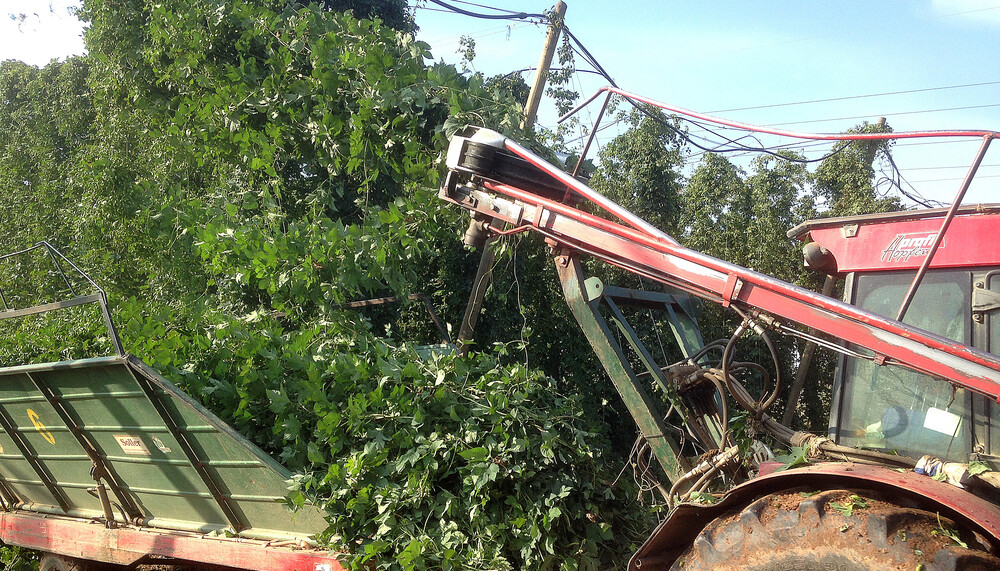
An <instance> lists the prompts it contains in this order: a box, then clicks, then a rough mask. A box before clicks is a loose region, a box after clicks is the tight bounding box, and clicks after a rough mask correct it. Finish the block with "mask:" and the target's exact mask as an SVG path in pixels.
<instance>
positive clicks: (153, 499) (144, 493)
mask: <svg viewBox="0 0 1000 571" xmlns="http://www.w3.org/2000/svg"><path fill="white" fill-rule="evenodd" d="M42 248H44V249H46V250H47V251H48V253H49V254H50V255H51V258H52V260H53V261H54V262H55V264H56V267H57V269H58V270H59V273H60V274H62V277H63V279H66V276H65V274H64V273H63V270H62V265H63V264H69V265H70V266H72V263H71V262H69V260H66V259H65V258H64V257H62V255H61V254H59V252H58V251H57V250H56V249H55V248H53V247H52V246H50V245H49V244H47V243H44V242H43V243H39V244H38V245H36V246H35V247H33V248H30V249H28V250H25V251H22V252H15V253H14V254H10V255H8V256H2V257H0V260H2V259H5V258H7V257H9V256H14V255H19V254H24V253H26V252H30V251H33V250H36V249H42ZM72 267H73V269H75V270H77V271H79V270H78V269H77V268H76V267H75V266H72ZM80 274H81V275H84V276H85V274H83V272H80ZM87 281H88V282H89V283H90V284H93V282H92V281H91V280H89V278H87ZM66 283H67V285H69V284H70V282H69V280H66ZM93 287H95V288H96V290H97V292H96V293H93V294H88V295H74V297H72V298H70V299H68V300H62V301H58V302H53V303H46V304H42V305H35V306H31V307H25V308H12V307H9V306H8V299H7V298H5V297H4V296H3V294H2V292H0V300H2V303H3V311H0V319H11V318H20V317H25V316H28V315H33V314H38V313H44V312H48V311H53V310H58V309H63V308H67V307H73V306H77V305H81V304H88V303H92V304H97V305H99V306H100V309H101V312H102V314H103V316H104V318H105V321H106V323H107V325H108V330H109V333H110V336H111V338H112V342H113V344H114V346H115V348H116V351H117V353H118V354H117V355H114V356H109V357H98V358H92V359H81V360H72V361H63V362H57V363H43V364H33V365H21V366H13V367H5V368H0V428H2V429H3V430H2V433H0V507H2V508H3V511H2V512H0V541H3V542H4V543H5V544H8V545H17V546H22V547H27V548H31V549H36V550H40V551H42V552H45V553H46V555H45V556H44V557H43V562H42V569H43V570H44V569H81V568H95V567H96V568H100V567H101V566H102V565H104V566H106V565H107V564H114V565H124V566H135V565H138V564H142V563H158V564H161V563H171V562H180V563H184V564H186V565H188V566H191V565H195V566H197V565H212V566H222V567H225V568H235V569H257V570H268V569H295V570H309V571H333V570H336V569H342V566H341V564H340V563H339V562H338V559H337V556H336V554H332V553H330V552H328V551H327V550H326V549H321V548H319V547H317V545H316V544H315V542H314V541H312V540H311V539H310V538H311V537H312V536H314V535H315V534H317V533H319V532H322V531H323V530H324V529H325V528H326V521H325V519H324V517H323V512H322V510H321V509H319V508H318V507H316V506H311V505H306V506H302V507H300V508H298V509H296V510H294V511H293V510H292V509H290V507H289V505H288V501H287V499H286V491H287V487H288V486H287V480H288V479H289V478H290V477H291V474H290V473H289V471H288V470H286V469H285V468H284V467H283V466H281V465H280V464H278V463H277V462H276V461H275V460H274V459H272V458H271V457H270V456H268V455H267V454H266V453H264V452H263V451H262V450H260V449H259V448H257V447H256V446H254V445H253V444H252V443H251V442H250V441H248V440H247V439H246V438H244V437H243V436H241V435H240V434H239V433H237V432H236V431H235V430H234V429H233V428H232V427H230V426H228V425H227V424H226V423H225V422H223V421H222V420H220V419H219V418H218V417H216V416H215V415H213V414H212V413H211V412H209V411H208V410H206V409H205V408H204V407H203V406H201V405H200V404H199V403H197V402H196V401H195V400H194V399H192V398H191V397H190V396H189V395H188V394H186V393H184V392H183V391H182V390H180V389H179V388H177V387H176V386H174V385H173V384H171V383H170V382H169V381H167V380H166V379H164V378H163V377H162V376H161V375H159V374H158V373H157V372H156V371H154V370H153V369H152V368H150V367H149V366H148V365H146V364H145V363H143V362H142V361H141V360H139V359H138V358H136V357H134V356H130V355H126V354H125V353H124V351H122V349H121V343H120V341H119V339H118V335H117V332H116V330H115V328H114V323H113V321H112V320H111V317H110V313H109V312H108V307H107V302H106V296H105V294H104V292H103V291H102V290H100V288H97V287H96V284H93ZM70 289H71V290H72V287H70ZM74 293H75V292H74Z"/></svg>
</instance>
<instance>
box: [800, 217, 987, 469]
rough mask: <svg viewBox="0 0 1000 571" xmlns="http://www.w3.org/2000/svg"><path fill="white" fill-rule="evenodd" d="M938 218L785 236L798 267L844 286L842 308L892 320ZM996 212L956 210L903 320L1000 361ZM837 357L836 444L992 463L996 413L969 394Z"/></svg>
mask: <svg viewBox="0 0 1000 571" xmlns="http://www.w3.org/2000/svg"><path fill="white" fill-rule="evenodd" d="M946 214H947V210H946V209H933V210H922V211H908V212H892V213H884V214H870V215H862V216H851V217H843V218H828V219H822V220H812V221H809V222H805V223H803V224H800V225H799V226H797V227H795V228H793V229H792V230H790V231H789V233H788V235H789V236H790V237H795V238H798V239H799V240H802V241H803V242H805V243H806V244H805V246H804V248H803V252H804V256H805V262H806V267H809V268H811V269H815V270H817V271H821V272H824V273H827V274H828V275H831V276H836V277H840V278H843V279H844V280H845V281H844V301H846V302H847V303H850V304H852V305H855V306H857V307H860V308H862V309H864V310H867V311H870V312H872V313H876V314H878V315H882V316H885V317H889V318H893V319H895V318H896V317H897V315H898V313H899V311H900V307H901V304H902V302H903V299H904V297H905V295H906V293H907V291H908V290H909V288H910V285H911V283H912V282H913V279H914V277H915V275H916V274H917V270H918V269H919V268H920V266H921V265H922V264H923V262H924V260H925V259H926V258H927V255H928V253H929V251H930V248H931V245H932V243H933V242H934V239H935V237H936V236H937V233H938V231H939V230H940V228H941V225H942V221H943V220H944V217H945V215H946ZM998 233H1000V205H988V206H983V205H979V206H970V207H963V208H961V209H959V211H958V213H957V215H956V217H955V218H954V219H953V220H952V222H951V225H950V226H949V227H948V230H947V232H946V234H945V236H944V239H943V240H942V241H941V243H940V245H939V247H938V249H937V251H936V252H935V253H934V254H933V257H932V262H931V264H930V266H929V267H928V270H927V273H926V274H925V276H924V277H923V279H922V280H921V281H920V285H919V287H918V289H917V290H916V292H915V294H914V296H913V299H912V302H911V303H910V305H909V307H908V308H907V309H906V311H905V314H904V317H903V319H902V321H903V322H904V323H906V324H909V325H913V326H916V327H919V328H921V329H924V330H926V331H928V332H930V333H933V334H935V335H937V336H939V337H943V338H946V339H948V340H953V341H958V342H960V343H962V344H965V345H969V346H972V347H976V348H978V349H981V350H984V351H988V352H990V353H993V354H1000V313H997V312H996V310H998V309H1000V248H997V246H996V242H994V240H995V237H996V236H997V235H998ZM848 349H853V350H856V351H857V352H858V353H859V354H860V355H862V356H859V357H850V356H841V357H840V363H839V366H838V370H837V376H836V380H835V382H834V387H833V399H832V410H831V414H830V429H829V436H830V438H832V439H834V440H835V441H836V442H837V443H838V444H842V445H846V446H852V447H859V448H867V449H873V450H879V451H883V452H890V453H892V452H895V453H898V454H901V455H904V456H910V457H913V458H919V457H921V456H923V455H927V454H929V455H932V456H935V457H937V458H941V459H944V460H950V461H961V462H967V461H969V460H970V458H978V459H989V458H990V457H991V456H1000V405H998V404H997V403H996V402H994V401H993V399H990V398H987V397H985V396H982V395H978V394H974V393H973V392H972V391H969V390H966V389H962V388H958V387H955V386H954V385H952V384H950V383H947V382H943V381H940V380H937V379H935V378H933V377H930V376H927V375H923V374H920V373H917V372H915V371H911V370H908V369H905V368H903V367H886V366H881V365H880V364H879V358H878V356H877V355H875V359H871V358H865V357H869V356H872V355H873V354H872V353H871V352H870V351H867V350H861V349H860V348H857V347H851V346H850V344H848Z"/></svg>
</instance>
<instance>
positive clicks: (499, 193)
mask: <svg viewBox="0 0 1000 571" xmlns="http://www.w3.org/2000/svg"><path fill="white" fill-rule="evenodd" d="M796 135H798V134H796ZM886 135H887V134H879V137H878V138H892V137H893V136H895V137H899V136H901V135H902V134H899V133H896V134H888V136H886ZM928 135H930V134H928ZM962 135H964V136H970V135H971V136H982V137H983V138H984V144H983V149H981V150H982V151H983V152H985V149H986V147H987V146H988V143H989V141H990V140H991V139H992V138H994V137H995V136H996V133H992V132H983V131H976V132H962ZM863 136H864V135H863ZM830 137H831V138H833V137H837V138H839V139H841V140H842V139H849V138H851V137H850V136H830ZM864 137H865V138H871V137H870V136H864ZM981 155H982V153H981V154H980V157H979V159H978V160H981V158H982V157H981ZM978 160H977V164H978ZM448 168H449V173H448V176H447V179H446V180H445V182H444V185H443V186H442V189H441V197H442V198H443V199H445V200H447V201H449V202H452V203H455V204H457V205H459V206H461V207H463V208H465V209H467V210H469V211H471V212H472V214H473V217H474V218H475V219H476V220H479V221H480V223H481V224H483V225H484V226H486V227H487V229H488V230H489V231H491V232H494V233H503V234H510V233H516V232H523V231H528V230H532V231H535V232H538V233H539V234H541V235H543V236H545V238H546V239H547V242H548V243H549V244H550V245H551V246H552V247H553V248H555V249H556V250H557V253H558V254H559V255H560V257H559V258H557V263H563V264H566V263H568V262H567V260H568V258H567V257H565V256H572V255H578V254H587V255H591V256H594V257H596V258H599V259H602V260H604V261H607V262H609V263H611V264H614V265H616V266H619V267H622V268H624V269H626V270H629V271H631V272H634V273H636V274H638V275H640V276H643V277H647V278H650V279H654V280H657V281H660V282H662V283H665V284H668V285H670V286H673V287H675V288H678V289H680V290H683V291H686V292H688V293H690V294H692V295H696V296H698V297H701V298H703V299H706V300H709V301H713V302H715V303H719V304H721V305H722V306H724V307H729V306H733V307H734V308H736V309H737V310H739V311H741V312H743V313H746V314H747V315H748V316H749V317H750V318H751V319H752V321H753V325H752V326H753V327H755V328H766V329H772V330H777V331H779V332H784V333H790V334H793V335H798V336H802V337H806V338H809V339H811V340H814V341H816V342H818V343H820V344H822V345H826V346H830V347H834V348H836V349H837V350H839V351H842V352H847V353H848V354H850V355H853V356H857V357H860V358H866V359H870V360H873V361H875V362H876V363H878V364H880V365H890V364H891V365H900V366H903V367H907V368H909V369H913V370H915V371H918V372H921V373H925V374H928V375H932V376H934V377H937V378H940V379H944V380H947V381H948V382H951V383H952V384H954V385H956V386H960V387H964V388H967V389H969V390H971V391H974V392H976V393H979V394H982V395H986V396H988V397H990V398H993V399H997V400H1000V359H998V358H997V357H996V356H994V355H992V354H989V353H986V352H983V351H980V350H977V349H974V348H972V347H969V346H966V345H962V344H960V343H957V342H955V341H952V340H950V339H946V338H944V337H941V336H938V335H935V334H932V333H929V332H927V331H924V330H922V329H918V328H916V327H912V326H910V325H906V324H904V323H901V322H899V321H895V320H892V319H888V318H885V317H881V316H879V315H875V314H873V313H869V312H867V311H864V310H862V309H859V308H857V307H855V306H852V305H848V304H846V303H842V302H839V301H837V300H835V299H832V298H829V297H826V296H823V295H820V294H818V293H815V292H812V291H809V290H806V289H803V288H800V287H797V286H794V285H792V284H789V283H786V282H783V281H781V280H778V279H775V278H772V277H769V276H766V275H763V274H760V273H757V272H755V271H753V270H749V269H747V268H743V267H740V266H736V265H734V264H730V263H727V262H724V261H721V260H718V259H715V258H712V257H711V256H707V255H704V254H702V253H699V252H696V251H694V250H690V249H688V248H684V247H683V246H681V245H679V244H678V243H677V241H676V240H674V239H673V238H672V237H670V236H668V235H667V234H665V233H664V232H662V231H660V230H658V229H657V228H655V227H653V226H651V225H650V224H649V223H648V222H645V221H644V220H642V219H641V218H639V217H638V216H636V215H634V214H632V213H631V212H628V211H627V210H626V209H624V208H622V207H621V206H619V205H617V204H615V203H614V202H612V201H611V200H609V199H607V198H606V197H604V196H602V195H600V194H599V193H597V192H595V191H594V190H592V189H591V188H589V187H588V186H587V185H586V184H584V183H582V182H580V181H579V180H577V179H576V178H574V177H573V176H571V175H569V174H567V173H566V172H564V171H562V170H560V169H559V168H557V167H555V166H553V165H551V164H549V163H548V162H547V161H545V160H544V159H542V158H541V157H539V156H538V155H536V154H534V153H532V152H531V151H529V150H528V149H526V148H524V147H523V146H521V145H519V144H518V143H516V142H514V141H512V140H510V139H508V138H506V137H503V136H501V135H499V134H497V133H495V132H492V131H488V130H485V129H481V130H479V131H478V132H477V133H476V134H475V135H474V136H472V137H470V138H462V137H455V138H454V140H453V141H452V143H451V148H450V149H449V155H448ZM972 172H974V169H973V170H972ZM970 174H971V173H970ZM587 203H589V205H590V207H589V208H590V209H591V210H593V209H594V208H593V207H596V209H597V210H600V211H601V212H603V213H604V214H606V215H611V216H613V217H615V218H617V219H618V220H619V221H620V222H618V221H612V220H610V219H609V218H603V217H601V216H597V215H595V214H591V213H590V212H587V211H585V210H583V209H582V208H581V205H584V204H587ZM491 220H492V221H496V222H495V224H494V223H491V222H490V221H491ZM504 224H506V225H509V229H507V230H503V229H501V227H502V226H504ZM805 328H813V329H815V330H816V331H820V332H822V333H823V334H824V336H825V337H826V338H827V339H833V340H842V341H846V342H847V343H848V346H847V347H843V346H841V345H839V344H837V343H835V342H832V341H829V340H827V339H822V338H816V337H813V336H810V335H809V334H807V333H804V331H805ZM856 347H860V348H864V349H867V350H868V351H870V352H871V353H868V352H864V351H861V350H855V348H856Z"/></svg>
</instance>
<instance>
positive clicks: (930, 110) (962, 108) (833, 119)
mask: <svg viewBox="0 0 1000 571" xmlns="http://www.w3.org/2000/svg"><path fill="white" fill-rule="evenodd" d="M988 107H1000V103H990V104H989V105H968V106H966V107H948V108H945V109H925V110H923V111H899V112H896V113H878V114H877V115H878V116H879V117H898V116H900V115H918V114H921V113H943V112H945V111H963V110H966V109H986V108H988ZM871 118H872V115H855V116H853V117H835V118H832V119H810V120H808V121H786V122H784V123H768V124H767V125H764V127H778V126H781V125H802V124H804V123H826V122H829V121H847V120H849V119H871Z"/></svg>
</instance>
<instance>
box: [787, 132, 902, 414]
mask: <svg viewBox="0 0 1000 571" xmlns="http://www.w3.org/2000/svg"><path fill="white" fill-rule="evenodd" d="M875 126H876V127H878V132H879V133H881V132H882V131H883V130H884V129H885V117H879V118H878V121H877V122H876V123H875ZM879 144H880V143H879V142H878V141H872V142H870V143H868V149H867V150H868V155H867V157H868V164H869V165H870V164H872V163H873V162H875V153H876V152H877V151H878V146H879ZM836 281H837V280H836V278H834V277H833V276H832V275H827V276H826V281H824V282H823V295H825V296H827V297H830V296H832V295H833V286H834V285H835V284H836ZM815 352H816V344H815V343H813V342H812V341H806V344H805V347H804V348H803V349H802V359H800V360H799V369H798V370H797V371H796V372H795V380H793V381H792V386H791V388H790V390H789V392H788V402H787V403H785V413H784V414H783V415H781V424H784V425H785V426H791V424H792V416H794V415H795V407H796V406H798V404H799V396H800V395H801V394H802V388H803V387H804V386H805V384H806V376H807V375H808V374H809V367H810V366H811V365H812V360H813V354H814V353H815Z"/></svg>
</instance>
